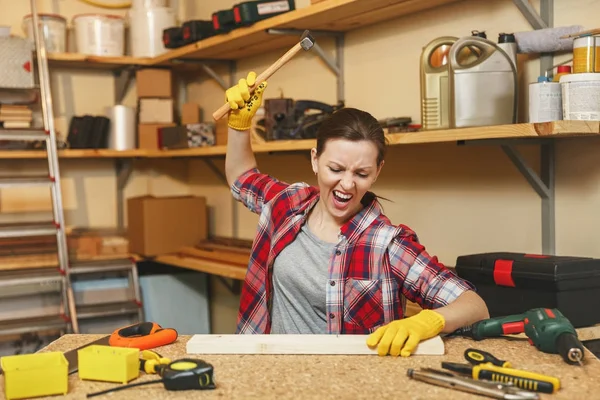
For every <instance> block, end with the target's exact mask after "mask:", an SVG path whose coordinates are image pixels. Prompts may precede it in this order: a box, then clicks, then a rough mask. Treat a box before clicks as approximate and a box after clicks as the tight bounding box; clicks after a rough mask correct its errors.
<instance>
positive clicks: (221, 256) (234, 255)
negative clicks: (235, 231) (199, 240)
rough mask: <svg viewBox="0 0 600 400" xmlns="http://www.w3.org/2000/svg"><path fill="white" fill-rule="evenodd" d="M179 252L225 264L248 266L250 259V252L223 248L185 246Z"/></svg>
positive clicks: (186, 255)
mask: <svg viewBox="0 0 600 400" xmlns="http://www.w3.org/2000/svg"><path fill="white" fill-rule="evenodd" d="M179 254H180V255H182V256H185V257H193V258H199V259H202V260H208V261H216V262H221V263H225V264H232V265H239V266H241V267H244V268H245V267H247V266H248V261H249V259H250V252H248V253H247V254H241V253H238V252H231V251H227V250H222V249H210V248H205V249H198V248H194V247H184V248H182V249H181V250H179Z"/></svg>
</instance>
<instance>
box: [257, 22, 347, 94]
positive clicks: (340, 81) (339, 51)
mask: <svg viewBox="0 0 600 400" xmlns="http://www.w3.org/2000/svg"><path fill="white" fill-rule="evenodd" d="M266 32H267V33H268V34H270V35H294V36H300V35H301V34H302V33H303V32H304V31H303V30H300V29H267V31H266ZM310 34H311V35H312V36H314V37H318V36H326V37H333V38H335V57H334V58H332V57H331V56H329V55H328V54H327V53H325V51H324V50H323V48H322V47H321V46H320V45H319V43H318V42H315V44H314V46H313V48H312V51H314V52H315V54H316V55H317V56H318V57H319V58H320V59H321V60H322V61H323V62H324V63H325V65H326V66H327V67H328V68H329V70H330V71H331V72H333V73H334V74H335V76H336V78H337V101H338V103H343V102H344V101H345V100H344V97H345V92H344V87H345V86H344V38H345V35H344V32H335V31H313V30H311V31H310Z"/></svg>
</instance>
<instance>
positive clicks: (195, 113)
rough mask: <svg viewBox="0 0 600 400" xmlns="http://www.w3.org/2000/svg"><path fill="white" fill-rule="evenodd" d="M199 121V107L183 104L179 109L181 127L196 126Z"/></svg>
mask: <svg viewBox="0 0 600 400" xmlns="http://www.w3.org/2000/svg"><path fill="white" fill-rule="evenodd" d="M200 121H201V115H200V106H199V105H198V104H196V103H185V104H184V105H183V106H182V107H181V125H189V124H197V123H199V122H200Z"/></svg>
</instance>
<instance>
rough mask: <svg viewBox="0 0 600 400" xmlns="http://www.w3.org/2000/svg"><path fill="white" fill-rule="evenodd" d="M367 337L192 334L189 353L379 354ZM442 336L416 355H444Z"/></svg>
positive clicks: (431, 341) (437, 337) (188, 348)
mask: <svg viewBox="0 0 600 400" xmlns="http://www.w3.org/2000/svg"><path fill="white" fill-rule="evenodd" d="M367 337H368V335H233V334H232V335H193V336H192V338H191V339H190V340H189V341H188V342H187V344H186V351H187V354H331V355H334V354H335V355H377V349H370V348H369V347H368V346H367V344H366V342H367ZM443 354H444V342H443V341H442V338H441V337H440V336H435V337H433V338H431V339H428V340H424V341H422V342H421V343H419V346H417V348H416V350H415V351H414V353H413V355H443Z"/></svg>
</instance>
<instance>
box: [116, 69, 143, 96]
mask: <svg viewBox="0 0 600 400" xmlns="http://www.w3.org/2000/svg"><path fill="white" fill-rule="evenodd" d="M137 70H138V67H135V66H130V67H125V68H121V69H119V70H116V71H114V72H113V75H114V78H115V104H121V102H123V99H124V98H125V95H126V94H127V90H128V89H129V85H130V84H131V81H132V80H133V76H134V74H135V71H137Z"/></svg>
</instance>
